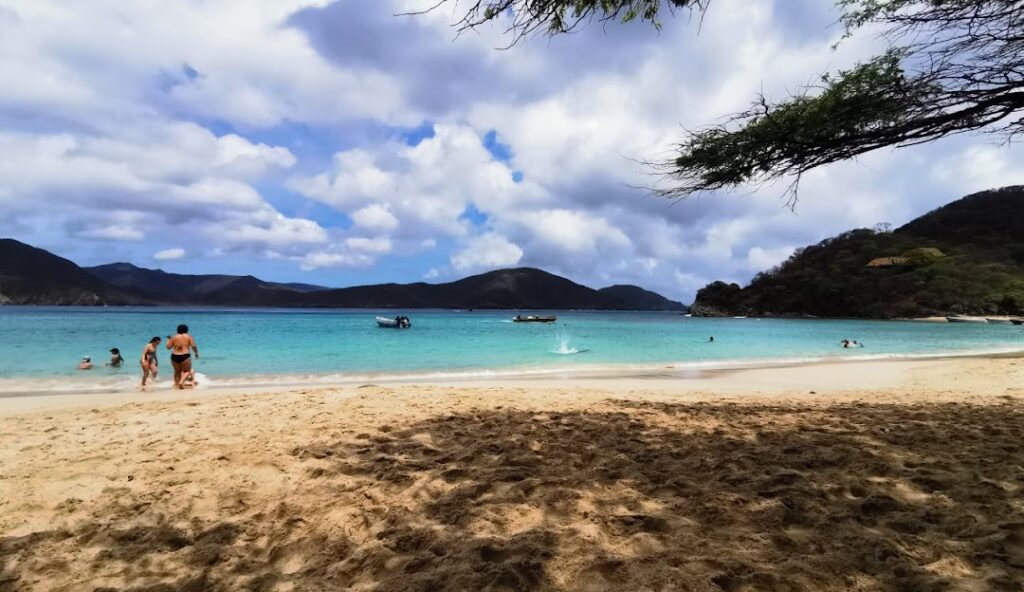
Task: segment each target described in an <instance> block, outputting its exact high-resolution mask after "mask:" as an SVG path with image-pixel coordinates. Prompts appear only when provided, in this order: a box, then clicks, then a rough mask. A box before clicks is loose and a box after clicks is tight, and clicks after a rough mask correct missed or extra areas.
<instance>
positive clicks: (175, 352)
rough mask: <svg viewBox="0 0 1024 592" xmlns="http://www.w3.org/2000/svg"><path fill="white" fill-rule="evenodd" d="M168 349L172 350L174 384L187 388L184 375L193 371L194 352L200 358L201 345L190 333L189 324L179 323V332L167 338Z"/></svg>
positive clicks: (179, 387)
mask: <svg viewBox="0 0 1024 592" xmlns="http://www.w3.org/2000/svg"><path fill="white" fill-rule="evenodd" d="M167 349H169V350H171V365H172V366H174V386H175V388H178V389H184V388H186V387H185V385H184V384H183V382H182V377H184V376H185V375H186V374H188V373H190V372H192V352H195V355H196V359H197V360H198V359H199V347H197V346H196V340H195V339H193V338H192V336H191V335H189V333H188V325H178V334H177V335H174V336H169V337H168V338H167Z"/></svg>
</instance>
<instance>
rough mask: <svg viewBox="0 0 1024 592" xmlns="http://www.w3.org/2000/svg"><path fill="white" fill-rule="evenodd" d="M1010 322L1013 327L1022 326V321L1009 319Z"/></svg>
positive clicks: (1023, 321)
mask: <svg viewBox="0 0 1024 592" xmlns="http://www.w3.org/2000/svg"><path fill="white" fill-rule="evenodd" d="M1010 322H1011V323H1013V324H1014V325H1024V319H1010Z"/></svg>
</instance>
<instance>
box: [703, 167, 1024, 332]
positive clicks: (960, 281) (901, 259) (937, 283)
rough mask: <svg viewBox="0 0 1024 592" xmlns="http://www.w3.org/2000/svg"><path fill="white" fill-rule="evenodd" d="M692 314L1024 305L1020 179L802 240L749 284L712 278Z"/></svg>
mask: <svg viewBox="0 0 1024 592" xmlns="http://www.w3.org/2000/svg"><path fill="white" fill-rule="evenodd" d="M691 312H692V313H693V314H694V315H696V316H722V315H727V316H733V315H761V316H818V317H858V318H908V317H922V316H931V315H946V314H951V313H963V314H978V315H993V314H1007V315H1019V314H1022V313H1024V187H1005V188H1002V189H995V190H991V191H983V192H980V193H975V194H972V195H969V196H967V197H964V198H962V199H960V200H957V201H954V202H952V203H950V204H947V205H945V206H943V207H941V208H938V209H936V210H933V211H932V212H929V213H927V214H925V215H923V216H921V217H919V218H917V219H915V220H913V221H911V222H909V223H908V224H906V225H904V226H902V227H900V228H898V229H896V230H894V231H892V232H885V231H878V230H869V229H863V228H862V229H857V230H851V231H849V232H846V233H843V234H841V235H839V236H836V237H833V238H830V239H827V240H824V241H822V242H821V243H818V244H817V245H813V246H810V247H807V248H804V249H799V250H798V251H797V252H795V253H794V254H793V256H792V257H790V258H789V260H788V261H786V262H785V263H783V264H781V265H780V266H779V267H777V268H776V269H773V270H769V271H766V272H763V273H761V274H758V275H757V276H756V277H755V278H754V279H753V281H751V283H750V284H749V285H748V286H746V287H742V288H741V287H740V286H739V285H737V284H726V283H724V282H714V283H712V284H709V285H708V286H706V287H705V288H703V289H701V290H700V291H699V292H698V293H697V298H696V300H695V301H694V304H693V307H692V311H691Z"/></svg>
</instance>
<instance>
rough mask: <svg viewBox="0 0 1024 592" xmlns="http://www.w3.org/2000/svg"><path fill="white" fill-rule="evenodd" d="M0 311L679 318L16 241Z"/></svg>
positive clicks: (612, 294) (558, 285)
mask: <svg viewBox="0 0 1024 592" xmlns="http://www.w3.org/2000/svg"><path fill="white" fill-rule="evenodd" d="M0 303H2V304H56V305H63V304H76V305H104V304H109V305H120V304H137V305H155V304H168V305H181V306H252V307H322V308H405V309H417V308H442V309H443V308H451V309H470V308H475V309H555V310H562V309H584V310H684V309H685V308H686V307H685V306H684V305H683V304H682V303H680V302H676V301H673V300H669V299H667V298H665V297H663V296H661V295H659V294H656V293H654V292H651V291H648V290H644V289H643V288H639V287H637V286H612V287H609V288H604V289H601V290H594V289H592V288H588V287H586V286H582V285H580V284H577V283H575V282H573V281H571V280H568V279H566V278H563V277H560V276H557V275H554V274H551V273H548V272H545V271H542V270H539V269H532V268H518V269H500V270H495V271H491V272H487V273H483V274H480V275H475V276H470V277H467V278H464V279H461V280H458V281H454V282H450V283H445V284H427V283H424V282H417V283H412V284H379V285H371V286H355V287H351V288H337V289H328V288H323V287H321V286H315V285H311V284H301V283H300V284H283V283H274V282H267V281H264V280H261V279H259V278H256V277H253V276H234V275H186V274H174V273H167V272H165V271H162V270H158V269H146V268H142V267H137V266H135V265H132V264H130V263H112V264H109V265H100V266H97V267H90V268H86V269H82V268H80V267H78V266H77V265H75V264H74V263H73V262H71V261H68V260H67V259H63V258H61V257H57V256H56V255H53V254H51V253H48V252H47V251H44V250H42V249H37V248H35V247H31V246H29V245H25V244H23V243H20V242H18V241H15V240H10V239H5V240H2V241H0Z"/></svg>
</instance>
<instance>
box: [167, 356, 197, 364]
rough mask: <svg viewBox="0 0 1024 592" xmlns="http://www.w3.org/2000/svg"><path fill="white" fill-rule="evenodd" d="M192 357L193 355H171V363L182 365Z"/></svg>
mask: <svg viewBox="0 0 1024 592" xmlns="http://www.w3.org/2000/svg"><path fill="white" fill-rule="evenodd" d="M191 357H192V354H171V361H172V362H174V363H175V364H180V363H182V362H184V361H185V360H187V359H189V358H191Z"/></svg>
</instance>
